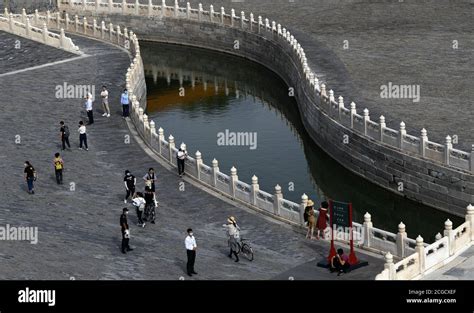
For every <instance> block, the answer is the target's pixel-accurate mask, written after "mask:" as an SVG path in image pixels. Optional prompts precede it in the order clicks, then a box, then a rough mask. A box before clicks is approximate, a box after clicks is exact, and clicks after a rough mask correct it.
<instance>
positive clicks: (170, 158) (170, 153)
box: [168, 135, 175, 164]
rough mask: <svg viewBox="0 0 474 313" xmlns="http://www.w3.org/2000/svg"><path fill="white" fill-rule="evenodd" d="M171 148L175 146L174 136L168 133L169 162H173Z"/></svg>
mask: <svg viewBox="0 0 474 313" xmlns="http://www.w3.org/2000/svg"><path fill="white" fill-rule="evenodd" d="M173 148H175V143H174V137H173V135H170V136H169V137H168V157H169V161H170V163H171V164H173V160H174V157H173V153H174V152H173Z"/></svg>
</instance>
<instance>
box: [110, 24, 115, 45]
mask: <svg viewBox="0 0 474 313" xmlns="http://www.w3.org/2000/svg"><path fill="white" fill-rule="evenodd" d="M113 31H114V24H112V23H109V41H113V36H114V35H113V34H112V32H113Z"/></svg>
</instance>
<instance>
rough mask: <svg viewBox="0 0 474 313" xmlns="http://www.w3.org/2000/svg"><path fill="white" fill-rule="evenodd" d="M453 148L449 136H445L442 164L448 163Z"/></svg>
mask: <svg viewBox="0 0 474 313" xmlns="http://www.w3.org/2000/svg"><path fill="white" fill-rule="evenodd" d="M452 149H453V143H452V141H451V136H449V135H448V136H446V143H445V145H444V164H447V165H449V156H450V155H451V150H452Z"/></svg>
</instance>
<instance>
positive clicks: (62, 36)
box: [59, 28, 66, 48]
mask: <svg viewBox="0 0 474 313" xmlns="http://www.w3.org/2000/svg"><path fill="white" fill-rule="evenodd" d="M59 37H60V39H59V42H60V45H61V48H64V47H65V46H66V34H65V33H64V28H61V29H60V31H59Z"/></svg>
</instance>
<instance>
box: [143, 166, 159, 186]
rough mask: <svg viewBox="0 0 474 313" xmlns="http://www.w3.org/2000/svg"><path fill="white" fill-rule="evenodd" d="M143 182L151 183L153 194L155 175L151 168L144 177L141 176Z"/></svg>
mask: <svg viewBox="0 0 474 313" xmlns="http://www.w3.org/2000/svg"><path fill="white" fill-rule="evenodd" d="M143 180H144V181H145V182H146V181H151V189H152V190H153V192H155V182H156V180H157V179H156V175H155V170H154V169H153V167H150V169H149V170H148V173H146V174H145V176H143Z"/></svg>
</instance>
